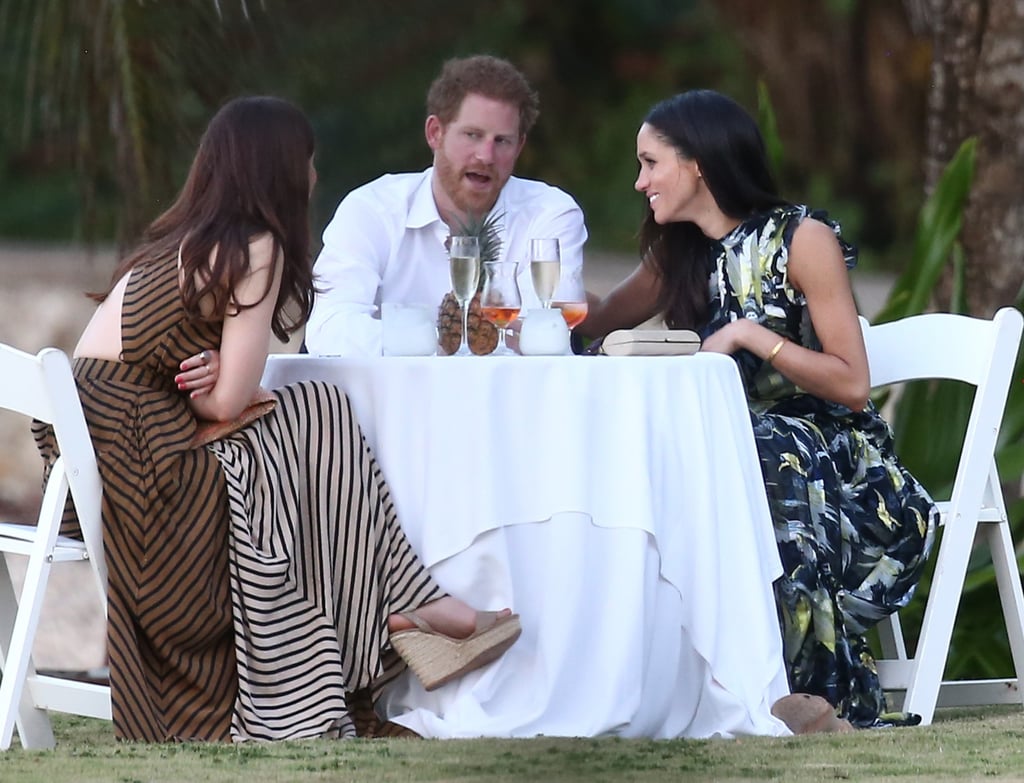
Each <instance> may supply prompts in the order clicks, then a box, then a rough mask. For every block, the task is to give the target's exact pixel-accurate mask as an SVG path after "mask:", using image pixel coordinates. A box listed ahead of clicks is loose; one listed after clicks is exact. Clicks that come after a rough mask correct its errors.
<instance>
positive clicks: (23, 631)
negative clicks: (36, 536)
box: [0, 553, 55, 750]
mask: <svg viewBox="0 0 1024 783" xmlns="http://www.w3.org/2000/svg"><path fill="white" fill-rule="evenodd" d="M50 567H51V564H50V563H49V562H47V561H46V560H45V558H42V557H36V558H30V559H29V564H28V568H27V570H26V574H25V583H24V586H23V588H22V592H21V601H20V602H19V600H18V598H17V596H16V594H15V590H14V583H13V581H12V580H11V574H10V570H9V569H8V566H7V560H6V558H5V556H4V555H3V553H0V667H2V669H3V677H2V679H0V750H7V749H8V748H9V747H10V746H11V741H12V739H13V733H14V726H15V723H17V727H18V736H19V737H20V738H21V745H22V747H23V748H52V747H54V745H55V742H54V737H53V729H52V727H51V725H50V718H49V715H48V714H47V712H46V710H41V709H39V708H37V707H36V706H35V704H34V703H33V701H32V694H31V693H30V692H29V690H28V688H26V687H25V682H26V679H27V678H28V677H29V676H34V675H35V667H34V666H33V664H32V640H33V639H34V638H35V635H36V628H37V627H38V624H39V610H40V608H41V606H42V601H43V596H44V594H45V592H46V581H47V577H48V576H49V572H50Z"/></svg>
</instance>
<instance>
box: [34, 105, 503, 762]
mask: <svg viewBox="0 0 1024 783" xmlns="http://www.w3.org/2000/svg"><path fill="white" fill-rule="evenodd" d="M312 156H313V133H312V129H311V127H310V125H309V122H308V120H307V119H306V118H305V116H304V115H303V114H302V113H301V112H300V111H299V110H298V109H296V108H295V107H294V106H292V105H291V104H289V103H287V102H285V101H282V100H279V99H276V98H265V97H261V98H241V99H237V100H234V101H232V102H230V103H228V104H226V105H225V106H224V107H223V108H222V109H221V110H220V111H219V112H218V113H217V115H216V116H215V117H214V118H213V120H212V121H211V123H210V125H209V127H208V128H207V130H206V133H205V134H204V136H203V139H202V141H201V143H200V147H199V150H198V152H197V154H196V158H195V160H194V162H193V165H192V168H191V170H190V173H189V176H188V180H187V181H186V183H185V186H184V188H183V190H182V192H181V194H180V196H179V197H178V199H177V200H176V201H175V203H174V204H173V205H172V206H171V208H170V209H169V210H168V211H167V212H165V213H164V214H163V215H161V216H160V217H159V218H158V219H157V220H156V221H154V223H153V224H152V225H151V226H150V227H149V229H148V230H147V231H146V233H145V235H144V236H143V238H142V241H141V243H140V245H139V246H138V247H137V248H136V249H135V250H134V252H133V253H131V254H130V255H129V256H127V257H126V258H125V260H124V261H123V262H122V263H121V265H120V267H119V268H118V270H117V272H116V273H115V275H114V282H113V284H112V286H111V289H110V290H109V291H107V292H106V293H104V294H101V295H98V296H96V299H97V300H98V301H99V302H100V304H99V306H98V308H97V310H96V313H95V314H94V316H93V318H92V320H91V321H90V322H89V324H88V326H87V327H86V329H85V331H84V333H83V335H82V337H81V340H80V341H79V343H78V346H77V348H76V350H75V360H74V373H75V378H76V381H77V383H78V386H79V393H80V396H81V398H82V403H83V407H84V410H85V415H86V419H87V421H88V424H89V430H90V434H91V435H92V438H93V443H94V446H95V448H96V452H97V457H98V460H99V466H100V473H101V476H102V480H103V488H104V498H103V528H104V529H103V533H104V548H105V551H106V557H107V565H108V569H109V584H108V618H109V619H108V655H109V662H110V685H111V696H112V702H113V717H114V726H115V731H116V733H117V736H118V737H121V738H124V739H132V740H143V741H151V742H162V741H168V740H227V739H235V740H245V739H286V738H300V737H318V736H352V735H354V733H355V731H354V726H353V723H352V720H351V717H350V709H349V706H348V705H347V704H346V699H347V698H350V697H351V695H352V694H353V693H354V692H357V691H363V692H365V691H366V690H368V689H370V690H371V691H372V692H374V693H379V689H380V687H381V685H382V684H383V682H385V681H386V680H387V679H388V677H389V676H392V675H393V674H394V673H397V670H398V669H399V668H400V665H401V661H400V659H399V658H398V656H397V655H395V652H394V649H393V648H392V643H393V644H394V646H395V647H397V648H399V649H401V650H402V652H403V655H405V656H406V657H407V658H408V662H409V663H410V664H411V665H412V667H413V669H414V671H416V673H417V674H418V675H420V676H421V677H422V678H425V681H426V682H427V684H428V686H429V685H436V684H439V683H440V682H442V681H446V680H447V679H450V678H451V677H453V676H458V675H459V674H461V673H463V672H464V671H468V670H469V669H470V668H474V667H475V666H479V665H481V664H482V663H485V662H487V661H488V660H492V659H493V658H495V657H497V656H498V655H500V654H501V652H503V651H504V650H505V649H507V648H508V647H509V646H510V645H511V644H512V642H514V641H515V639H516V637H517V636H518V635H519V622H518V617H517V616H515V615H512V614H511V613H510V612H509V611H508V610H502V611H501V612H491V613H483V612H480V613H478V612H476V611H474V610H473V609H471V608H470V607H469V606H468V605H466V604H465V603H463V602H462V601H459V600H458V599H456V598H454V597H452V596H446V595H445V594H444V592H443V591H442V590H441V589H440V588H439V587H438V585H437V584H436V583H435V582H434V581H433V579H432V578H431V577H430V575H429V574H428V573H427V571H426V569H425V568H424V567H423V565H422V564H421V562H420V561H419V559H418V558H417V557H416V555H415V554H414V553H413V551H412V550H411V548H410V546H409V542H408V541H407V540H406V538H405V536H404V534H403V533H402V530H401V528H400V527H399V524H398V521H397V519H396V516H395V510H394V506H393V504H392V502H391V500H390V497H389V493H388V487H387V484H386V483H385V481H384V478H383V476H382V475H381V473H380V469H379V467H378V465H377V463H376V462H375V460H374V458H373V455H372V454H371V453H370V449H369V448H368V447H367V445H366V443H365V442H364V441H363V438H362V435H361V434H360V431H359V427H358V425H357V423H356V422H355V420H354V418H353V416H352V411H351V409H350V407H349V404H348V401H347V400H346V398H345V396H344V395H343V393H342V392H341V391H340V390H339V389H337V388H336V387H333V386H330V385H327V384H323V383H315V382H309V383H301V384H295V385H293V386H289V387H286V388H284V389H281V390H278V391H277V392H275V394H274V395H273V398H274V407H273V409H272V410H271V411H270V412H269V413H266V414H265V415H263V416H262V417H261V418H259V419H257V420H256V421H254V422H252V423H250V424H248V425H247V426H245V427H244V428H242V429H240V430H238V431H237V432H234V433H233V434H230V435H228V436H226V437H223V438H221V439H219V440H215V441H213V442H211V443H209V444H206V445H201V446H195V445H194V436H195V435H196V431H197V426H198V421H199V420H201V419H206V420H212V421H220V422H229V421H232V420H235V419H236V418H237V417H239V415H240V414H241V413H242V411H243V409H245V408H246V407H247V404H248V403H249V402H250V401H251V400H253V398H254V397H255V396H256V395H257V392H258V385H259V380H260V377H261V375H262V373H263V367H264V363H265V361H266V357H267V352H268V350H269V344H270V335H271V332H273V333H274V334H275V335H277V336H278V337H279V338H281V339H287V337H288V335H289V333H291V332H293V331H295V330H296V329H298V328H299V327H300V326H301V324H302V323H303V322H304V319H305V317H306V316H308V314H309V310H310V305H311V301H312V297H313V290H314V289H313V280H312V265H311V260H310V254H309V232H308V223H307V221H308V204H309V195H310V191H311V189H312V187H313V184H314V183H315V180H316V172H315V170H314V168H313V157H312ZM39 439H40V445H41V449H42V450H43V454H44V457H46V458H47V459H49V460H51V461H52V459H53V458H54V456H55V455H54V451H53V443H52V438H50V437H48V435H47V433H45V432H40V433H39ZM413 610H415V613H413ZM435 629H436V630H435ZM434 648H440V649H442V650H444V651H447V652H449V653H455V654H450V655H447V656H445V655H442V654H438V653H437V649H434ZM424 649H426V651H427V654H426V656H425V657H424V656H423V655H422V651H423V650H424ZM417 655H420V656H421V657H420V659H417V657H416V656H417Z"/></svg>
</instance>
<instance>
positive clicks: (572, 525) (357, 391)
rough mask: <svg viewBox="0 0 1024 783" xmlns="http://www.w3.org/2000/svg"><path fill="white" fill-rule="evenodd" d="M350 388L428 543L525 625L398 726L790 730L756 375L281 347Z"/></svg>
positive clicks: (719, 369)
mask: <svg viewBox="0 0 1024 783" xmlns="http://www.w3.org/2000/svg"><path fill="white" fill-rule="evenodd" d="M305 379H322V380H328V381H331V382H333V383H336V384H338V385H339V386H341V387H342V388H343V389H344V390H345V392H346V393H347V394H348V396H349V398H350V399H351V401H352V405H353V407H354V409H355V412H356V415H357V418H358V420H359V422H360V424H361V426H362V428H363V432H364V435H365V436H366V439H367V441H368V442H369V443H370V445H371V446H372V448H373V449H374V451H375V453H376V455H377V458H378V460H379V462H380V464H381V467H382V469H383V471H384V475H385V477H386V478H387V480H388V483H389V485H390V487H391V491H392V495H393V497H394V500H395V503H396V507H397V510H398V513H399V518H400V520H401V523H402V527H403V529H404V530H405V531H406V534H407V535H408V537H409V539H410V541H411V542H412V544H413V547H414V548H415V549H416V551H417V552H418V553H419V554H420V556H421V557H422V559H423V561H424V563H425V564H426V565H427V566H428V567H429V568H430V570H431V572H432V573H433V574H434V576H435V577H436V578H437V580H438V581H439V582H440V583H441V585H442V586H443V587H444V588H445V589H447V590H448V591H450V592H451V593H452V594H454V595H458V596H459V597H461V598H463V599H465V600H466V601H468V602H470V603H471V604H473V605H474V606H477V607H479V608H499V607H502V606H511V607H513V608H514V609H515V610H516V611H517V612H519V613H520V615H521V616H522V624H523V636H522V637H521V638H520V640H519V641H518V642H517V643H516V645H515V646H514V647H513V648H512V649H511V650H510V651H509V652H508V653H506V655H505V656H503V657H502V658H501V659H500V660H499V661H498V662H496V663H495V664H492V665H490V666H488V667H486V668H485V669H483V670H481V671H480V672H476V673H473V674H470V675H468V676H466V677H464V678H462V679H461V680H459V681H457V682H453V683H451V684H449V685H446V686H444V687H443V688H441V689H439V690H437V691H435V692H433V693H427V692H425V691H423V689H422V688H421V687H420V686H419V684H418V682H417V681H416V680H415V678H414V677H412V676H411V675H408V676H406V677H404V678H403V679H402V680H401V681H400V682H399V684H398V685H397V686H395V687H393V688H391V689H390V690H389V692H388V694H387V695H386V697H385V699H384V700H383V701H384V705H385V708H386V710H387V713H388V715H389V716H390V717H392V719H395V720H397V721H398V722H401V723H403V724H405V725H407V726H409V727H410V728H413V729H414V730H416V731H418V732H420V733H421V734H424V735H426V736H431V737H465V736H507V737H522V736H535V735H539V734H544V735H560V736H596V735H602V734H618V735H622V736H646V737H676V736H689V737H705V736H712V735H720V736H733V735H736V734H785V733H787V730H786V729H785V726H784V725H783V724H782V723H781V722H780V721H778V720H776V719H775V718H774V717H772V716H771V714H770V712H769V709H770V706H771V704H772V703H773V702H774V701H775V700H776V699H777V698H779V697H781V696H783V695H785V694H786V693H787V692H788V690H787V686H786V678H785V670H784V667H783V663H782V653H781V640H780V636H779V629H778V621H777V619H776V613H775V604H774V599H773V595H772V587H771V583H772V581H773V580H774V579H775V578H777V577H778V576H779V574H780V573H781V567H780V564H779V559H778V552H777V549H776V547H775V542H774V539H773V536H772V529H771V522H770V519H769V515H768V508H767V502H766V500H765V495H764V488H763V484H762V481H761V474H760V468H759V465H758V462H757V456H756V452H755V449H754V442H753V436H752V433H751V429H750V422H749V418H748V416H747V413H746V404H745V401H744V398H743V392H742V388H741V385H740V380H739V376H738V374H737V372H736V368H735V365H734V364H733V361H732V360H731V359H730V358H728V357H725V356H721V355H716V354H698V355H696V356H688V357H657V358H654V357H652V358H639V357H619V358H613V357H566V356H559V357H522V356H514V357H500V358H499V357H466V358H462V357H422V358H416V357H408V358H406V357H383V358H373V359H339V358H318V357H309V356H299V355H274V356H271V357H270V359H269V361H268V363H267V369H266V372H265V374H264V378H263V385H264V386H266V387H268V388H275V387H278V386H281V385H284V384H286V383H290V382H294V381H299V380H305Z"/></svg>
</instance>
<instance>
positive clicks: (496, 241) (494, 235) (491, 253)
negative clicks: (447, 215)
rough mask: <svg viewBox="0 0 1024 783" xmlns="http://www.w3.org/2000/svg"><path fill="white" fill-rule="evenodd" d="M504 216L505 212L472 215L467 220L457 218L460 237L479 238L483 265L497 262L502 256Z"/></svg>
mask: <svg viewBox="0 0 1024 783" xmlns="http://www.w3.org/2000/svg"><path fill="white" fill-rule="evenodd" d="M504 216H505V213H504V212H494V213H491V214H490V215H486V216H484V215H477V214H474V213H470V214H469V215H467V216H466V219H465V220H462V219H461V218H456V222H457V223H458V233H459V235H461V236H467V237H477V238H479V240H480V263H481V264H483V263H486V262H487V261H497V260H498V257H499V256H500V255H501V219H502V218H503V217H504Z"/></svg>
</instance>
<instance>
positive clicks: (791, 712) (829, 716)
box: [772, 693, 853, 734]
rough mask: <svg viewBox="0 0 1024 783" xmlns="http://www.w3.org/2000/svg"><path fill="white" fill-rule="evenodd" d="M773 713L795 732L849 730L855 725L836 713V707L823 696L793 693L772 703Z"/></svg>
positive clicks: (809, 732) (815, 732)
mask: <svg viewBox="0 0 1024 783" xmlns="http://www.w3.org/2000/svg"><path fill="white" fill-rule="evenodd" d="M772 715H774V716H775V717H776V718H778V719H779V720H781V721H782V722H783V723H785V724H786V725H787V726H788V727H789V730H790V731H792V732H793V733H794V734H818V733H821V732H849V731H853V726H852V725H851V724H850V721H848V720H846V718H840V717H839V716H838V715H836V710H835V707H833V706H832V705H831V704H829V703H828V702H827V701H825V699H823V698H821V696H812V695H811V694H809V693H791V694H790V695H788V696H783V697H782V698H781V699H779V700H778V701H777V702H775V704H773V705H772Z"/></svg>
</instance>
